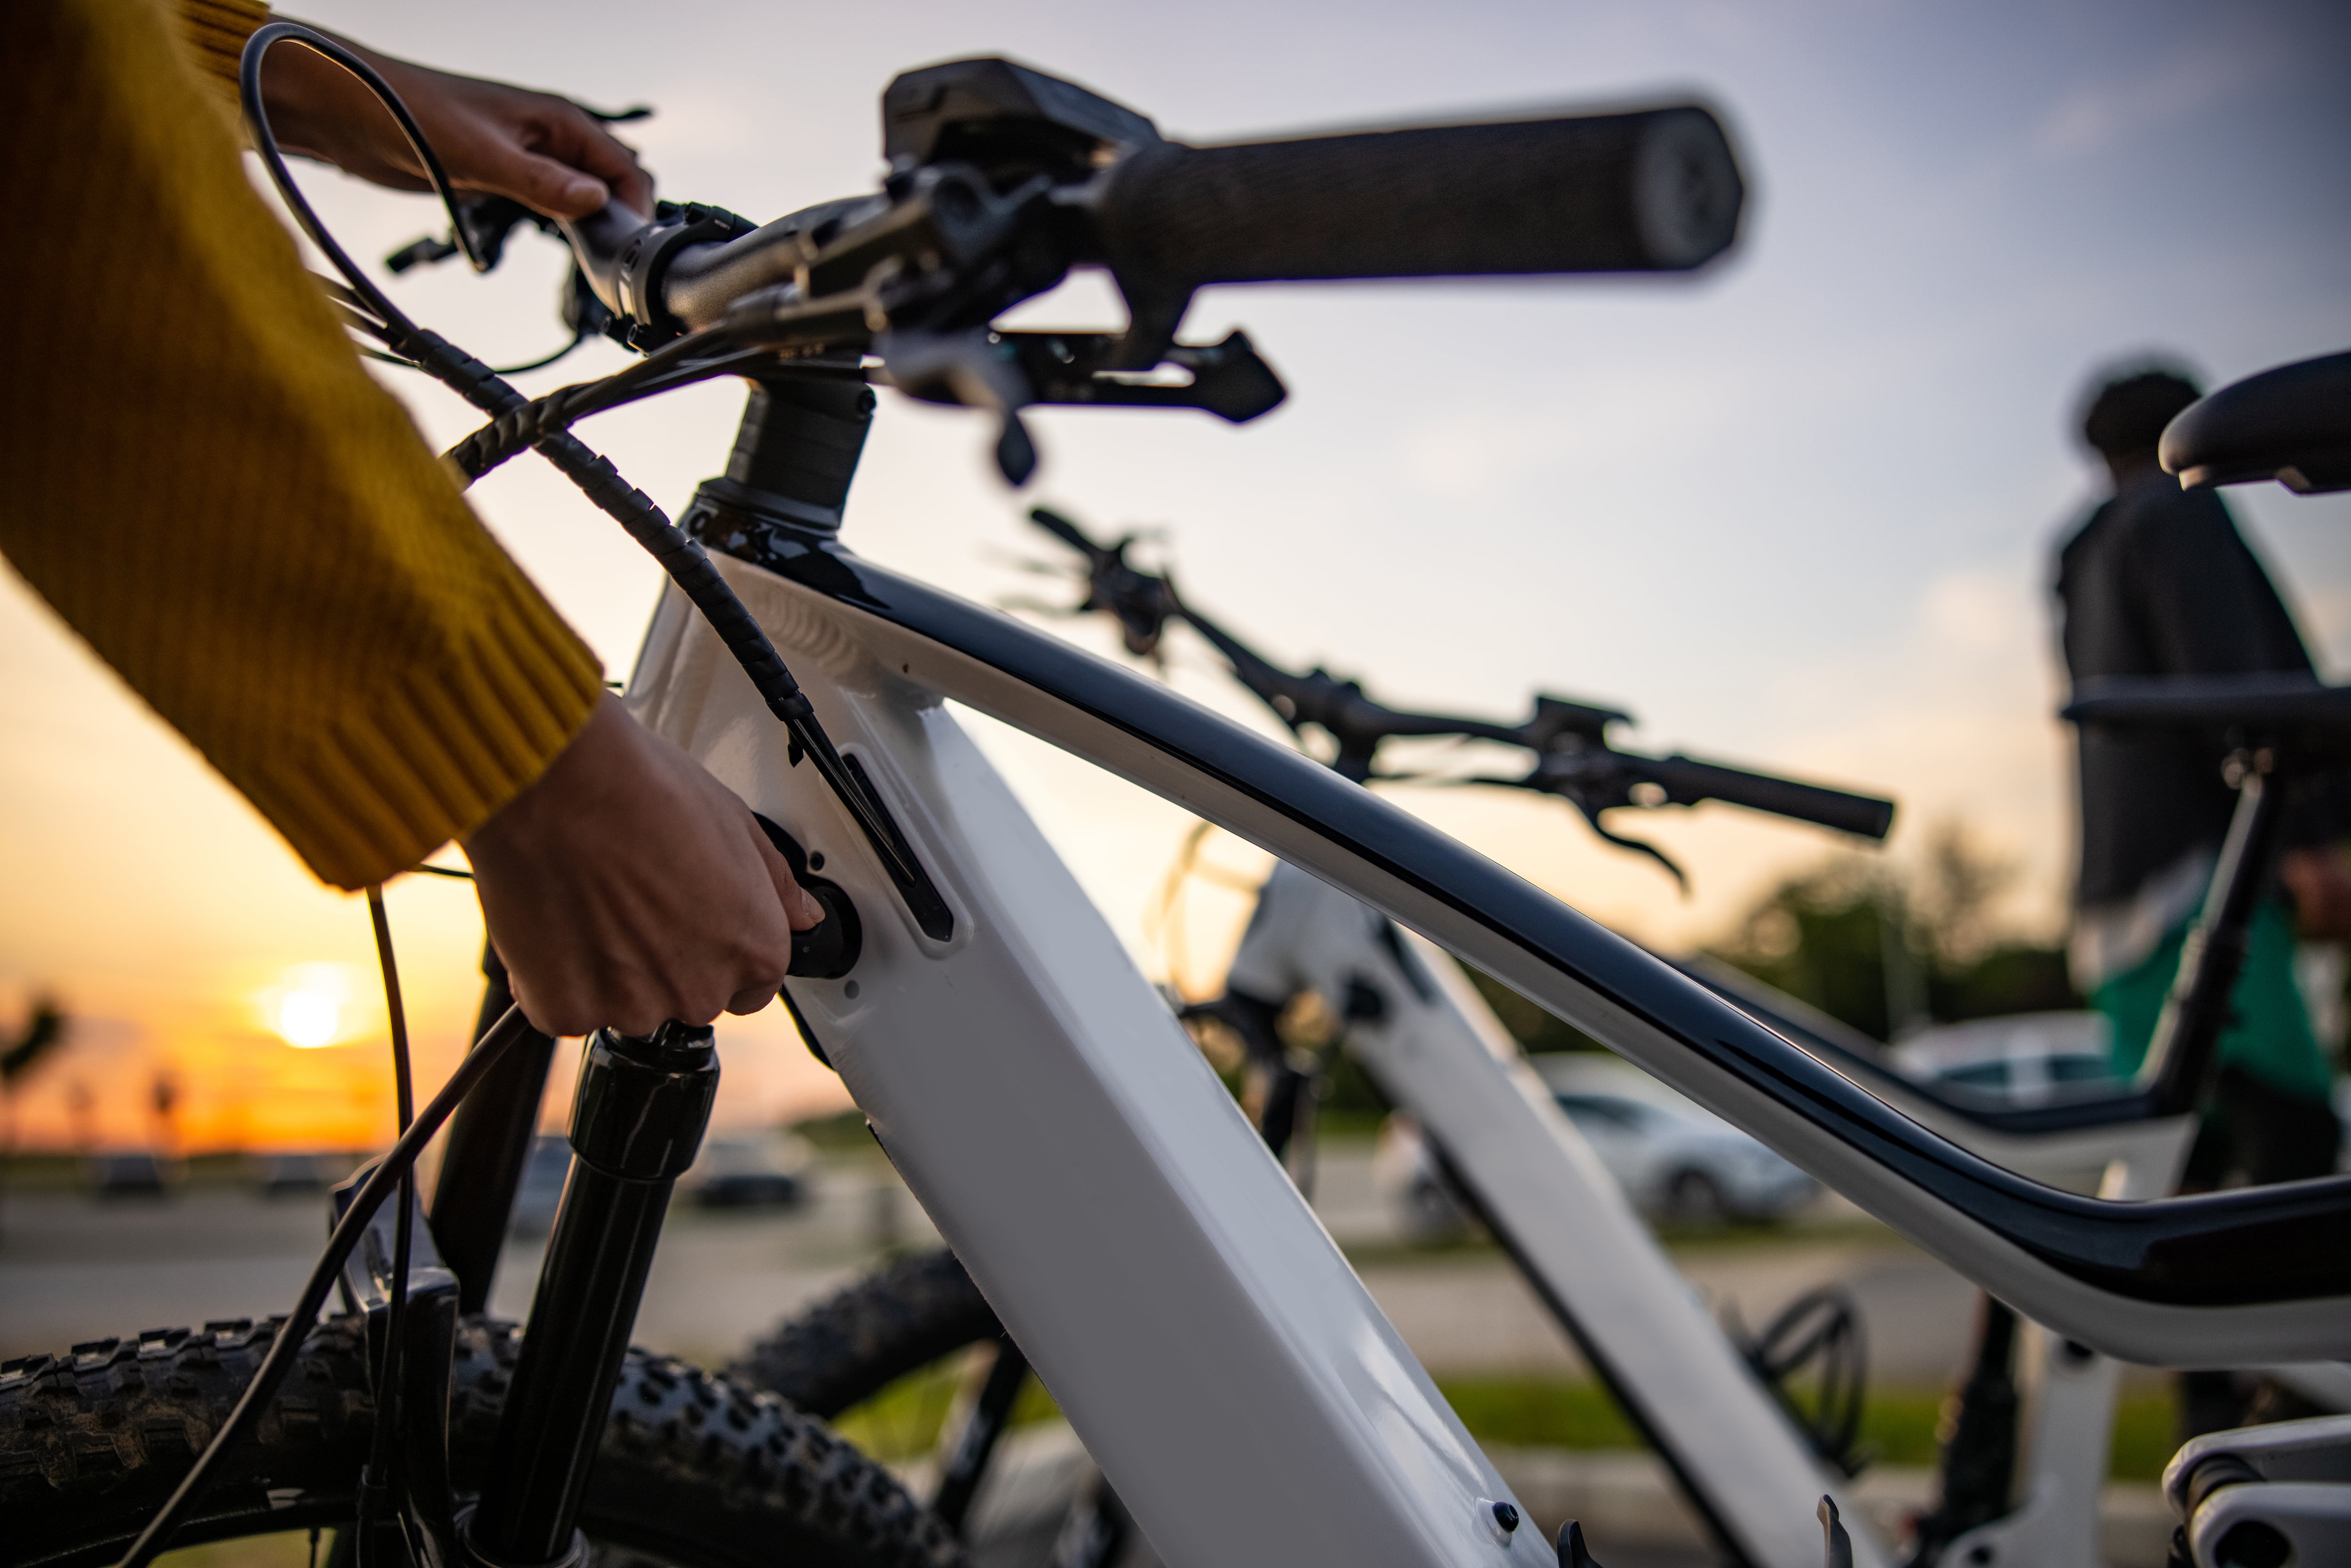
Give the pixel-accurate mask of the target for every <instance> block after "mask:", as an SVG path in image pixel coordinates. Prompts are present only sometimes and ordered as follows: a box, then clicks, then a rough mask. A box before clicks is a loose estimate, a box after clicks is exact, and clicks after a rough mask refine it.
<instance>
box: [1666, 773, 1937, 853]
mask: <svg viewBox="0 0 2351 1568" xmlns="http://www.w3.org/2000/svg"><path fill="white" fill-rule="evenodd" d="M1642 770H1643V771H1644V772H1646V774H1647V775H1648V776H1649V778H1650V779H1651V780H1653V781H1654V782H1656V784H1657V785H1658V786H1659V787H1661V788H1662V789H1664V790H1665V791H1666V794H1667V799H1669V800H1674V801H1675V802H1677V803H1679V804H1686V805H1687V804H1695V803H1696V802H1698V801H1699V800H1720V801H1723V802H1725V803H1726V804H1728V805H1732V806H1744V807H1746V808H1747V809H1748V810H1750V811H1769V812H1771V813H1772V814H1773V815H1775V816H1781V817H1793V818H1795V819H1796V820H1797V821H1804V822H1812V823H1815V824H1817V825H1818V826H1821V827H1823V828H1834V829H1835V830H1837V831H1839V832H1845V833H1858V834H1860V835H1861V836H1862V837H1863V838H1865V839H1882V838H1884V837H1885V836H1886V832H1887V831H1888V830H1889V829H1891V828H1892V827H1893V826H1894V802H1893V801H1891V800H1880V799H1878V798H1877V797H1876V796H1872V795H1854V794H1848V793H1847V792H1846V791H1844V790H1843V789H1827V788H1825V787H1824V786H1822V785H1819V784H1802V783H1798V782H1797V781H1796V780H1795V779H1776V778H1773V777H1772V776H1771V775H1770V774H1768V773H1750V772H1748V771H1747V770H1746V769H1744V768H1726V767H1724V766H1723V765H1722V764H1720V763H1719V762H1701V761H1699V760H1698V758H1692V757H1683V756H1681V755H1679V754H1678V753H1677V754H1676V755H1674V756H1672V757H1661V758H1656V760H1654V761H1650V762H1648V763H1647V764H1646V767H1645V768H1643V769H1642Z"/></svg>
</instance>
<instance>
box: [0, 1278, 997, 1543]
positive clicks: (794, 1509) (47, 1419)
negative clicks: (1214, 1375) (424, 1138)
mask: <svg viewBox="0 0 2351 1568" xmlns="http://www.w3.org/2000/svg"><path fill="white" fill-rule="evenodd" d="M274 1333H275V1325H274V1324H271V1323H261V1324H256V1323H253V1322H247V1321H238V1322H215V1323H208V1324H206V1325H205V1327H204V1331H203V1332H202V1333H189V1332H188V1331H187V1330H184V1329H172V1330H169V1331H160V1332H156V1333H148V1334H142V1335H141V1336H140V1337H139V1338H138V1339H136V1340H115V1339H105V1340H98V1341H94V1342H92V1343H86V1344H81V1345H78V1346H76V1347H75V1348H74V1350H73V1352H72V1353H70V1354H66V1355H44V1356H32V1357H27V1358H25V1359H23V1360H19V1361H12V1362H9V1363H6V1364H5V1365H0V1520H5V1521H6V1535H7V1549H6V1552H5V1557H6V1560H7V1561H8V1563H11V1564H14V1565H19V1568H98V1565H100V1564H103V1563H110V1562H112V1561H114V1560H116V1559H118V1558H120V1556H121V1555H122V1553H123V1552H124V1551H125V1550H126V1549H127V1548H128V1547H129V1546H130V1544H131V1541H132V1540H133V1539H134V1538H135V1537H136V1536H137V1534H138V1532H139V1531H140V1529H141V1527H142V1526H143V1525H144V1524H145V1523H146V1521H147V1520H148V1519H149V1518H151V1517H152V1515H153V1513H154V1512H155V1511H156V1510H157V1509H158V1508H160V1507H161V1506H162V1502H163V1500H164V1499H165V1498H167V1497H168V1496H170V1495H171V1491H172V1488H173V1487H174V1486H176V1485H178V1484H179V1481H180V1479H181V1478H182V1477H183V1476H184V1475H185V1474H186V1473H187V1470H188V1468H189V1466H191V1465H192V1464H193V1463H194V1461H195V1457H196V1455H197V1454H198V1453H200V1452H202V1451H203V1448H204V1444H205V1442H206V1441H208V1440H209V1438H210V1437H211V1435H212V1434H213V1433H214V1431H216V1430H217V1429H218V1428H219V1427H220V1424H221V1423H222V1422H223V1421H224V1420H225V1419H226V1418H227V1416H228V1412H229V1410H230V1408H231V1407H232V1406H234V1405H235V1403H236V1400H237V1397H238V1396H240V1395H241V1394H242V1393H243V1392H244V1390H245V1385H246V1381H247V1380H248V1379H249V1378H250V1377H251V1376H252V1375H253V1373H254V1371H255V1369H256V1367H257V1366H258V1365H259V1364H260V1362H261V1358H262V1356H263V1354H265V1353H266V1351H267V1350H268V1347H269V1343H270V1341H271V1339H272V1337H273V1336H274ZM521 1344H522V1331H521V1329H520V1328H519V1327H517V1326H516V1325H514V1324H510V1323H499V1322H484V1321H482V1320H478V1319H469V1320H467V1321H466V1322H465V1324H464V1326H463V1328H462V1329H461V1331H460V1333H459V1336H458V1344H457V1356H456V1365H455V1375H454V1376H453V1377H452V1380H451V1403H450V1449H451V1452H450V1460H451V1467H452V1470H453V1472H454V1474H455V1477H456V1479H457V1485H458V1488H459V1490H460V1491H461V1492H466V1491H470V1490H472V1486H473V1484H474V1482H475V1480H476V1479H478V1478H479V1476H480V1475H481V1474H482V1471H483V1470H484V1469H485V1468H486V1463H487V1459H488V1455H489V1449H490V1445H491V1442H492V1440H493V1438H494V1437H495V1436H496V1431H497V1426H498V1417H499V1415H500V1412H501V1411H502V1409H503V1407H504V1401H505V1396H506V1391H507V1386H508V1384H509V1382H510V1381H511V1379H512V1377H513V1373H514V1364H515V1359H516V1356H517V1354H518V1353H519V1352H520V1349H521ZM374 1409H375V1403H374V1399H373V1397H372V1396H371V1395H370V1393H369V1392H368V1376H367V1357H366V1350H365V1343H364V1334H363V1333H362V1330H361V1327H360V1322H359V1320H357V1319H353V1318H339V1319H334V1320H330V1321H329V1322H326V1323H324V1324H322V1325H320V1326H319V1328H318V1329H317V1330H316V1331H315V1332H314V1333H312V1334H311V1335H310V1337H309V1339H308V1341H306V1342H305V1343H304V1346H303V1352H302V1355H301V1358H300V1361H299V1363H298V1365H297V1366H296V1368H295V1370H294V1372H293V1374H292V1375H290V1376H289V1377H288V1378H287V1380H286V1383H285V1385H284V1386H283V1387H282V1388H281V1389H280V1390H279V1391H278V1394H277V1398H276V1399H275V1400H274V1401H273V1402H272V1404H271V1406H270V1408H269V1410H268V1411H267V1413H266V1414H265V1415H264V1416H262V1418H261V1420H260V1421H259V1423H258V1424H257V1426H256V1430H255V1432H254V1434H253V1436H252V1437H249V1438H248V1439H247V1440H246V1442H245V1443H243V1444H242V1445H240V1446H239V1448H237V1449H236V1450H235V1453H234V1454H233V1455H232V1456H231V1457H230V1458H229V1461H228V1463H227V1464H226V1466H225V1468H224V1469H223V1470H222V1471H221V1472H220V1475H219V1478H218V1479H217V1480H216V1482H215V1483H214V1486H213V1488H212V1490H210V1492H209V1493H207V1495H206V1496H205V1498H204V1500H203V1501H202V1502H201V1503H200V1504H199V1505H198V1507H197V1509H196V1511H195V1512H194V1514H193V1516H192V1517H191V1518H190V1520H189V1521H188V1522H187V1525H186V1527H185V1528H183V1530H182V1531H181V1532H180V1534H179V1535H178V1537H177V1538H176V1540H175V1542H174V1543H175V1544H178V1545H193V1544H195V1543H197V1542H207V1541H222V1540H228V1539H233V1538H238V1537H247V1536H256V1535H267V1534H276V1533H277V1532H280V1531H289V1530H303V1529H311V1528H321V1527H323V1528H326V1529H341V1528H344V1527H347V1526H349V1525H350V1524H351V1523H352V1522H353V1521H354V1519H355V1517H356V1512H357V1500H356V1496H355V1493H356V1490H357V1482H358V1479H359V1475H360V1467H361V1466H362V1465H363V1464H365V1462H366V1460H367V1455H368V1448H369V1438H370V1435H371V1429H372V1427H373V1424H374V1421H373V1418H374ZM580 1528H581V1529H582V1530H583V1531H585V1532H586V1533H587V1534H588V1536H589V1538H590V1540H591V1541H593V1542H597V1543H598V1544H599V1545H600V1546H602V1547H612V1548H621V1549H623V1551H624V1553H632V1554H635V1555H638V1556H643V1557H650V1558H653V1559H655V1560H657V1561H659V1562H662V1563H670V1564H674V1568H776V1565H778V1564H790V1565H792V1568H803V1565H806V1568H966V1565H967V1562H968V1559H967V1555H966V1553H965V1552H964V1549H963V1546H962V1544H961V1542H958V1541H956V1539H955V1537H954V1536H953V1535H952V1534H951V1533H950V1532H949V1531H946V1529H945V1528H944V1527H943V1526H941V1525H940V1523H939V1522H938V1521H937V1519H936V1518H935V1517H934V1516H933V1515H932V1514H931V1513H930V1512H929V1511H927V1510H925V1509H924V1508H922V1507H921V1506H920V1505H919V1504H917V1503H916V1502H915V1501H914V1500H913V1499H912V1498H911V1497H909V1496H908V1495H907V1493H906V1491H905V1489H904V1488H903V1487H901V1486H900V1485H899V1484H898V1482H897V1481H896V1479H894V1478H893V1477H892V1476H891V1475H890V1473H889V1472H888V1471H887V1470H885V1469H883V1468H882V1467H881V1466H879V1465H877V1464H875V1463H874V1462H872V1460H870V1459H868V1458H866V1457H865V1456H864V1455H862V1454H861V1453H859V1452H858V1451H857V1450H856V1449H855V1448H852V1447H851V1446H850V1445H849V1444H848V1443H846V1442H844V1441H842V1440H841V1438H840V1437H836V1436H834V1435H833V1433H832V1432H831V1430H830V1429H829V1428H827V1427H825V1425H824V1424H823V1423H822V1422H821V1421H819V1420H817V1419H816V1418H814V1417H813V1416H807V1415H804V1414H802V1413H801V1412H800V1411H799V1410H797V1409H795V1408H793V1407H792V1406H790V1405H789V1404H787V1403H786V1402H785V1401H783V1400H781V1399H778V1398H777V1397H775V1396H772V1395H758V1394H754V1393H751V1392H749V1391H748V1390H747V1389H744V1388H742V1387H740V1386H738V1385H734V1384H731V1383H729V1382H727V1381H726V1379H724V1378H720V1377H716V1376H713V1375H709V1374H707V1373H705V1372H703V1371H701V1370H700V1369H698V1368H696V1367H694V1366H691V1365H689V1364H686V1363H684V1362H681V1361H677V1360H674V1359H672V1358H669V1357H664V1356H655V1355H652V1354H647V1353H645V1352H643V1351H640V1350H632V1351H630V1352H629V1356H628V1362H627V1364H626V1366H625V1367H624V1368H623V1370H622V1376H621V1382H620V1385H619V1386H618V1387H617V1388H616V1389H615V1390H614V1391H613V1396H612V1414H611V1420H610V1421H609V1422H608V1423H607V1425H606V1427H605V1430H604V1439H603V1446H602V1448H601V1452H600V1454H599V1457H598V1458H597V1462H596V1470H595V1479H594V1482H593V1484H592V1485H591V1486H590V1489H589V1495H588V1501H587V1506H586V1511H585V1513H584V1516H583V1517H582V1519H581V1521H580Z"/></svg>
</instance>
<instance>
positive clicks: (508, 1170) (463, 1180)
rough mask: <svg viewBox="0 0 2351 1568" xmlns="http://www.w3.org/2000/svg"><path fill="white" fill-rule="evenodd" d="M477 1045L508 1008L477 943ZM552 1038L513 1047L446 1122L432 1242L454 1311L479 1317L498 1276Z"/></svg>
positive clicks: (485, 949) (502, 978)
mask: <svg viewBox="0 0 2351 1568" xmlns="http://www.w3.org/2000/svg"><path fill="white" fill-rule="evenodd" d="M482 976H483V978H484V980H485V981H486V984H485V986H484V988H483V990H482V1011H481V1017H480V1018H479V1019H477V1020H476V1021H475V1025H474V1038H475V1039H476V1040H479V1039H480V1038H481V1037H482V1036H483V1035H484V1034H485V1033H486V1032H487V1031H488V1030H489V1027H490V1025H492V1024H494V1023H496V1022H497V1020H498V1019H501V1018H503V1017H504V1016H505V1015H506V1010H507V1008H509V1007H511V1006H513V1005H514V991H513V988H511V987H510V986H508V984H507V967H506V965H504V964H503V963H501V962H499V960H498V955H497V951H496V949H495V948H493V947H492V946H489V944H487V943H484V944H483V945H482ZM554 1057H555V1041H554V1040H551V1039H549V1037H548V1036H546V1035H543V1034H539V1033H538V1032H536V1031H533V1032H532V1033H531V1034H530V1035H529V1036H528V1038H526V1039H524V1040H518V1041H517V1042H516V1044H515V1046H514V1048H513V1049H512V1050H510V1051H507V1054H506V1057H505V1059H504V1060H503V1061H500V1062H499V1063H498V1064H497V1065H496V1067H494V1068H492V1069H491V1070H490V1071H489V1073H488V1075H487V1076H486V1077H485V1078H484V1079H483V1080H482V1082H480V1084H479V1085H477V1086H476V1087H475V1090H474V1092H472V1093H471V1094H468V1095H467V1096H465V1103H464V1104H462V1105H460V1106H458V1107H457V1113H456V1114H455V1116H453V1117H451V1118H450V1121H449V1142H448V1146H447V1149H446V1151H445V1152H444V1155H442V1159H441V1175H440V1177H439V1179H438V1180H436V1181H435V1182H434V1186H433V1239H434V1241H435V1242H437V1243H438V1244H439V1246H440V1249H441V1258H442V1260H443V1262H444V1263H445V1264H446V1266H447V1267H448V1269H449V1271H450V1272H451V1273H453V1274H455V1275H456V1277H457V1302H458V1307H459V1310H460V1311H463V1312H486V1311H488V1309H489V1304H490V1287H491V1285H492V1283H493V1282H494V1281H496V1277H497V1270H498V1253H499V1251H500V1249H502V1248H503V1247H504V1246H505V1245H506V1236H507V1223H508V1222H509V1221H510V1220H511V1219H512V1218H513V1216H514V1201H515V1193H516V1192H517V1189H518V1188H519V1187H520V1186H522V1178H523V1173H524V1171H525V1170H526V1169H527V1168H528V1166H529V1163H530V1149H531V1142H532V1139H533V1136H534V1135H535V1134H537V1133H538V1106H539V1102H540V1101H541V1100H542V1099H544V1098H545V1097H546V1094H547V1071H548V1066H549V1063H550V1062H551V1061H553V1060H554Z"/></svg>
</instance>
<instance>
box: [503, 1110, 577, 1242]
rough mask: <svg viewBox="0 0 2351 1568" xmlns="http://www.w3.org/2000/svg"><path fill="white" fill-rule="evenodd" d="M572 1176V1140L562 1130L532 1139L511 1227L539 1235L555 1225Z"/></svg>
mask: <svg viewBox="0 0 2351 1568" xmlns="http://www.w3.org/2000/svg"><path fill="white" fill-rule="evenodd" d="M570 1175H571V1140H570V1139H569V1138H567V1137H565V1136H564V1135H563V1134H560V1133H541V1134H538V1136H537V1137H536V1138H533V1139H532V1140H531V1141H530V1155H529V1156H528V1158H527V1159H525V1160H524V1162H523V1167H522V1180H521V1182H520V1183H519V1184H517V1186H516V1187H515V1200H514V1208H513V1209H512V1210H511V1211H510V1212H509V1213H508V1214H507V1228H508V1229H510V1230H514V1231H517V1232H520V1233H525V1234H537V1233H538V1232H540V1231H544V1230H546V1229H548V1228H550V1227H552V1226H553V1225H554V1224H555V1207H556V1205H557V1204H559V1203H560V1202H561V1201H562V1200H563V1184H564V1182H565V1181H566V1180H567V1179H569V1176H570Z"/></svg>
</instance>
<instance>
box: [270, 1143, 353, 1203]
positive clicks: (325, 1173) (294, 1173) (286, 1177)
mask: <svg viewBox="0 0 2351 1568" xmlns="http://www.w3.org/2000/svg"><path fill="white" fill-rule="evenodd" d="M358 1165H359V1162H358V1161H357V1160H355V1159H353V1158H352V1157H351V1156H350V1155H347V1154H291V1155H288V1154H277V1155H254V1156H253V1158H252V1163H251V1169H252V1172H253V1185H254V1186H255V1187H256V1189H257V1190H258V1191H259V1192H260V1194H261V1196H262V1197H298V1196H300V1195H303V1194H306V1193H315V1192H324V1191H326V1190H327V1189H328V1188H329V1187H330V1186H334V1185H335V1184H336V1183H337V1182H339V1181H340V1180H342V1179H343V1178H344V1177H345V1176H349V1175H350V1174H351V1172H352V1171H353V1170H354V1169H356V1168H357V1167H358Z"/></svg>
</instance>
